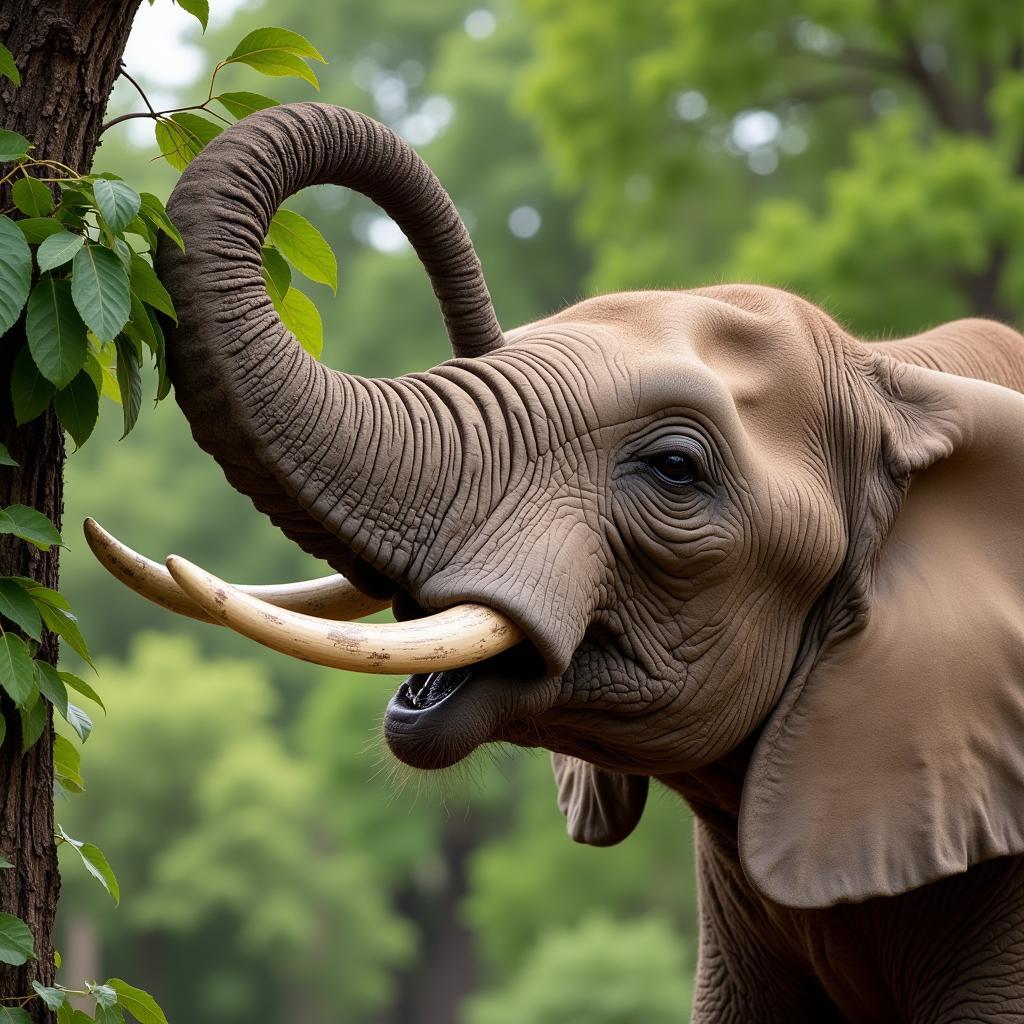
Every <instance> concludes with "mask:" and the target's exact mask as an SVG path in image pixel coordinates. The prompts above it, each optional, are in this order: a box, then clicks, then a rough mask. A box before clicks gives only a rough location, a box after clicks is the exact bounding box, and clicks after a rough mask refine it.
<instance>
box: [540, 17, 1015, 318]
mask: <svg viewBox="0 0 1024 1024" xmlns="http://www.w3.org/2000/svg"><path fill="white" fill-rule="evenodd" d="M525 2H526V4H527V6H528V8H529V9H530V11H531V12H533V14H534V15H535V17H536V19H537V22H536V24H537V28H536V31H535V39H536V42H537V49H538V55H537V58H536V60H535V61H534V63H533V66H532V68H531V69H530V70H529V71H528V72H527V74H526V76H525V82H524V85H523V87H522V90H521V94H520V95H521V100H522V103H523V105H524V107H525V109H527V110H528V111H529V112H530V113H531V115H532V116H533V117H534V118H535V119H536V120H537V122H538V124H539V125H540V127H541V130H542V133H543V137H544V139H545V143H546V148H547V150H548V152H549V153H550V154H551V156H552V158H553V159H554V160H555V162H556V163H557V165H558V166H559V168H560V170H561V174H562V178H563V181H565V182H567V183H568V184H569V185H571V186H575V187H578V189H579V191H580V193H581V195H582V197H583V199H582V204H581V207H580V211H581V212H580V218H579V221H578V223H579V227H580V230H581V231H582V233H583V234H584V235H585V236H586V237H587V238H588V239H589V240H590V241H591V242H592V243H593V249H594V253H595V257H596V261H597V267H596V270H595V272H594V274H593V275H592V277H591V283H592V284H593V285H595V286H597V287H601V288H606V287H621V286H622V285H623V284H637V285H645V286H650V285H651V284H653V283H661V284H665V285H672V286H675V285H678V284H680V283H690V282H694V283H696V281H697V280H706V279H707V278H708V277H711V276H717V275H723V276H728V277H730V278H735V277H743V278H755V279H758V280H762V281H766V282H770V283H775V284H779V285H782V286H784V287H789V288H793V289H796V290H798V291H801V292H804V293H806V294H808V295H809V296H810V297H812V298H814V299H816V300H817V301H821V302H824V303H826V304H827V305H828V306H830V307H831V308H832V309H833V310H835V311H836V312H837V313H839V314H840V315H841V316H842V317H844V318H845V319H847V320H849V321H850V322H852V324H853V326H854V327H855V329H860V330H863V331H868V332H893V331H896V332H908V333H909V332H911V331H914V330H918V329H920V328H921V327H922V326H925V325H927V324H931V323H936V322H939V321H941V320H944V319H949V318H953V317H956V316H964V315H971V314H974V315H981V316H992V317H996V318H998V319H1004V320H1007V319H1012V318H1013V317H1015V316H1020V314H1021V312H1022V311H1024V303H1022V299H1021V296H1022V294H1024V292H1022V290H1021V287H1020V282H1021V276H1022V273H1024V251H1022V248H1021V246H1020V245H1019V244H1018V240H1019V238H1020V233H1021V225H1022V215H1024V190H1022V184H1024V183H1022V175H1024V146H1022V143H1024V139H1022V134H1021V123H1022V119H1021V115H1022V111H1024V106H1022V104H1024V77H1022V75H1021V70H1022V66H1024V12H1022V11H1021V9H1020V8H1019V7H1018V6H1016V5H1013V4H1005V3H1001V2H996V0H992V2H982V3H972V4H958V3H953V2H949V0H859V2H855V3H845V2H837V0H814V2H806V3H792V2H786V0H770V2H767V3H752V2H750V0H726V2H725V3H720V4H715V5H713V6H712V5H694V4H690V3H687V2H686V0H677V2H670V3H665V4H658V5H641V6H639V7H638V6H637V5H633V4H630V3H628V2H627V0H602V2H601V3H597V4H588V5H585V6H579V5H562V4H558V3H555V2H553V0H525ZM609 67H611V68H613V69H614V70H615V73H613V74H608V73H607V69H608V68H609ZM599 69H600V70H601V72H602V73H601V74H600V75H599V74H598V70H599ZM595 82H601V83H604V84H603V85H602V86H599V87H597V88H595V87H594V83H595ZM602 90H604V91H602ZM611 93H614V96H612V95H610V94H611ZM597 126H600V129H599V130H598V127H597ZM762 200H763V201H762ZM727 201H729V202H731V204H732V211H733V212H732V214H731V215H730V213H729V212H728V209H727V205H726V204H727ZM651 237H657V238H658V239H659V240H660V241H659V242H658V243H657V244H654V245H652V244H649V243H648V242H647V241H646V240H647V239H649V238H651ZM638 250H639V251H640V252H643V253H646V257H641V258H640V259H637V258H636V257H635V253H636V252H637V251H638Z"/></svg>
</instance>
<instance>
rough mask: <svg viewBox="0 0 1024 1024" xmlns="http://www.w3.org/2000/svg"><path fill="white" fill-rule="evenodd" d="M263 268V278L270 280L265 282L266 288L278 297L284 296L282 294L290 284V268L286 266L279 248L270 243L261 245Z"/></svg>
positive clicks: (286, 263)
mask: <svg viewBox="0 0 1024 1024" xmlns="http://www.w3.org/2000/svg"><path fill="white" fill-rule="evenodd" d="M263 270H264V271H265V273H264V280H266V279H267V277H269V278H270V280H269V281H268V282H267V290H268V291H269V290H270V289H273V290H274V291H275V292H276V293H277V295H278V297H279V298H282V299H283V298H284V294H285V292H286V291H288V289H289V288H290V287H291V285H292V268H291V267H289V266H288V262H287V261H286V260H285V258H284V257H283V256H282V255H281V253H280V250H278V249H275V248H274V247H273V246H272V245H265V246H264V247H263Z"/></svg>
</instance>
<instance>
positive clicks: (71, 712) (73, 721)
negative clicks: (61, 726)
mask: <svg viewBox="0 0 1024 1024" xmlns="http://www.w3.org/2000/svg"><path fill="white" fill-rule="evenodd" d="M65 721H66V722H67V723H68V725H70V726H71V728H72V729H74V730H75V732H76V733H78V738H79V739H80V740H81V741H82V742H83V743H84V742H85V741H86V740H87V739H88V738H89V737H90V736H91V735H92V719H91V718H90V717H89V716H88V715H87V714H86V713H85V712H84V711H83V710H82V709H81V708H80V707H79V706H78V705H77V704H68V713H67V718H66V719H65Z"/></svg>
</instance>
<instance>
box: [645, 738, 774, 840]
mask: <svg viewBox="0 0 1024 1024" xmlns="http://www.w3.org/2000/svg"><path fill="white" fill-rule="evenodd" d="M756 742H757V736H756V735H755V736H752V737H750V738H748V739H747V740H744V742H743V743H741V744H740V746H738V747H737V748H736V749H734V750H732V751H730V753H728V754H726V755H725V756H724V757H722V758H719V759H718V760H717V761H714V762H712V763H711V764H707V765H702V766H701V767H700V768H694V769H692V770H691V771H685V772H675V773H673V774H671V775H659V776H658V777H657V778H658V781H659V782H661V783H663V784H664V785H666V786H668V787H669V789H672V790H675V792H677V793H678V794H679V795H680V796H681V797H682V798H683V799H684V800H685V801H686V802H687V804H688V805H689V806H690V809H691V810H692V811H693V813H694V814H695V815H696V817H697V818H698V819H699V820H700V821H701V822H702V823H703V824H704V825H705V826H706V827H707V828H708V829H710V830H711V832H712V833H714V835H715V836H716V837H717V838H718V839H719V840H720V842H721V844H722V845H723V846H724V847H725V848H726V849H727V850H732V851H733V852H735V851H736V849H737V834H738V831H739V818H740V800H741V798H742V795H743V781H744V779H745V778H746V774H747V768H748V767H749V765H750V759H751V757H752V756H753V752H754V745H755V743H756Z"/></svg>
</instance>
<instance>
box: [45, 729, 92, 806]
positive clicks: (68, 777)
mask: <svg viewBox="0 0 1024 1024" xmlns="http://www.w3.org/2000/svg"><path fill="white" fill-rule="evenodd" d="M53 771H54V774H55V775H56V777H57V781H58V782H60V783H61V785H63V786H64V787H65V788H66V789H69V790H70V791H71V792H72V793H81V792H83V791H84V790H85V779H83V778H82V755H81V754H79V752H78V750H77V749H76V748H75V745H74V744H73V743H72V742H71V741H70V740H69V739H68V738H67V737H66V736H61V735H60V734H59V733H58V734H57V735H56V736H54V737H53Z"/></svg>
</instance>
